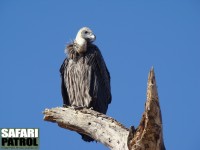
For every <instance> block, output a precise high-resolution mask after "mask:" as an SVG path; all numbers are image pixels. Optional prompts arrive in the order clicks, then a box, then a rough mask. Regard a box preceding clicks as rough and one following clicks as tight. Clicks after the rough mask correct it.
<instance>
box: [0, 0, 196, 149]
mask: <svg viewBox="0 0 200 150" xmlns="http://www.w3.org/2000/svg"><path fill="white" fill-rule="evenodd" d="M83 26H88V27H90V28H91V29H92V30H93V31H94V33H95V34H96V36H97V39H96V42H95V44H96V45H97V46H98V47H99V48H100V50H101V51H102V54H103V56H104V59H105V61H106V63H107V66H108V69H109V71H110V74H111V78H112V81H111V82H112V83H111V86H112V95H113V100H112V103H111V105H110V106H109V110H108V115H109V116H111V117H114V118H115V119H117V120H118V121H120V122H121V123H122V124H124V125H125V126H127V127H130V126H131V125H134V126H136V127H137V125H138V124H139V121H140V119H141V116H142V113H143V111H144V103H145V100H146V83H147V75H148V72H149V70H150V68H151V66H154V68H155V73H156V79H157V85H158V92H159V98H160V104H161V108H162V115H163V124H164V140H165V145H166V148H167V149H168V150H178V149H179V150H189V149H191V150H197V149H198V148H199V142H200V138H199V134H200V130H199V126H200V121H199V115H200V112H199V106H200V94H199V92H200V2H199V1H198V0H188V1H186V0H180V1H178V0H168V1H161V0H157V1H154V0H153V1H151V2H150V1H143V0H140V1H139V0H137V1H136V0H132V1H130V0H129V1H123V2H122V1H118V2H116V1H112V2H108V0H101V1H99V0H88V1H83V0H82V1H81V0H79V1H77V0H68V1H66V0H48V1H47V0H32V1H31V0H29V1H28V0H1V1H0V53H1V54H0V69H1V70H0V128H2V127H14V128H21V127H22V128H23V127H25V128H27V127H38V128H40V137H41V138H40V142H41V145H40V146H41V147H40V149H41V150H47V149H48V150H55V149H58V150H59V149H69V150H79V149H80V148H81V149H91V150H92V149H96V150H104V149H106V147H104V146H103V145H102V144H100V143H85V142H83V141H82V140H81V137H80V135H78V134H77V133H75V132H71V131H68V130H65V129H62V128H60V127H58V126H57V125H56V124H53V123H49V122H44V121H43V114H42V111H43V110H44V109H45V108H52V107H56V106H62V97H61V92H60V76H59V67H60V65H61V63H62V61H63V59H64V58H65V54H64V48H65V45H66V44H67V43H69V42H70V41H71V40H72V39H74V38H75V35H76V33H77V31H78V30H79V28H81V27H83Z"/></svg>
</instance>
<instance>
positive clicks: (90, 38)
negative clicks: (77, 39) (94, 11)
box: [88, 34, 96, 42]
mask: <svg viewBox="0 0 200 150" xmlns="http://www.w3.org/2000/svg"><path fill="white" fill-rule="evenodd" d="M88 40H89V42H94V41H95V40H96V36H95V35H94V34H91V35H90V36H89V38H88Z"/></svg>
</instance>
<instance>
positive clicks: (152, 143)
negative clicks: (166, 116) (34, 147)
mask: <svg viewBox="0 0 200 150" xmlns="http://www.w3.org/2000/svg"><path fill="white" fill-rule="evenodd" d="M43 113H44V114H45V115H44V120H45V121H50V122H56V123H57V124H58V125H59V126H60V127H62V128H66V129H69V130H72V131H76V132H79V133H83V134H86V135H88V136H90V137H92V138H93V139H95V140H96V141H98V142H101V143H102V144H104V145H106V146H107V147H109V148H110V149H112V150H165V146H164V142H163V132H162V117H161V111H160V105H159V100H158V93H157V87H156V80H155V74H154V70H153V68H152V69H151V70H150V73H149V77H148V83H147V101H146V104H145V112H144V113H143V116H142V119H141V122H140V125H139V126H138V128H137V129H135V128H134V127H133V126H132V127H131V128H130V129H127V128H126V127H124V126H123V125H122V124H121V123H119V122H118V121H116V120H115V119H113V118H111V117H108V116H106V115H104V114H101V113H99V112H96V111H93V110H91V109H85V108H84V109H81V110H75V109H74V108H72V107H68V108H63V107H57V108H52V109H45V111H44V112H43Z"/></svg>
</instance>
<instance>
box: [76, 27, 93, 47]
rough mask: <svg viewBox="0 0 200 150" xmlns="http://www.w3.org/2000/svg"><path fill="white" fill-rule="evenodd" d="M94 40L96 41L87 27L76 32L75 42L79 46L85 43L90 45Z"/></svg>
mask: <svg viewBox="0 0 200 150" xmlns="http://www.w3.org/2000/svg"><path fill="white" fill-rule="evenodd" d="M95 39H96V37H95V35H94V34H93V32H92V30H91V29H90V28H88V27H83V28H81V29H80V30H79V31H78V33H77V35H76V39H75V41H76V42H77V43H78V44H79V45H82V44H83V43H85V42H87V43H88V42H89V43H92V42H94V41H95Z"/></svg>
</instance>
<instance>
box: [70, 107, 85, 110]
mask: <svg viewBox="0 0 200 150" xmlns="http://www.w3.org/2000/svg"><path fill="white" fill-rule="evenodd" d="M72 107H73V108H74V109H75V110H81V109H83V108H86V107H84V106H72Z"/></svg>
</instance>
